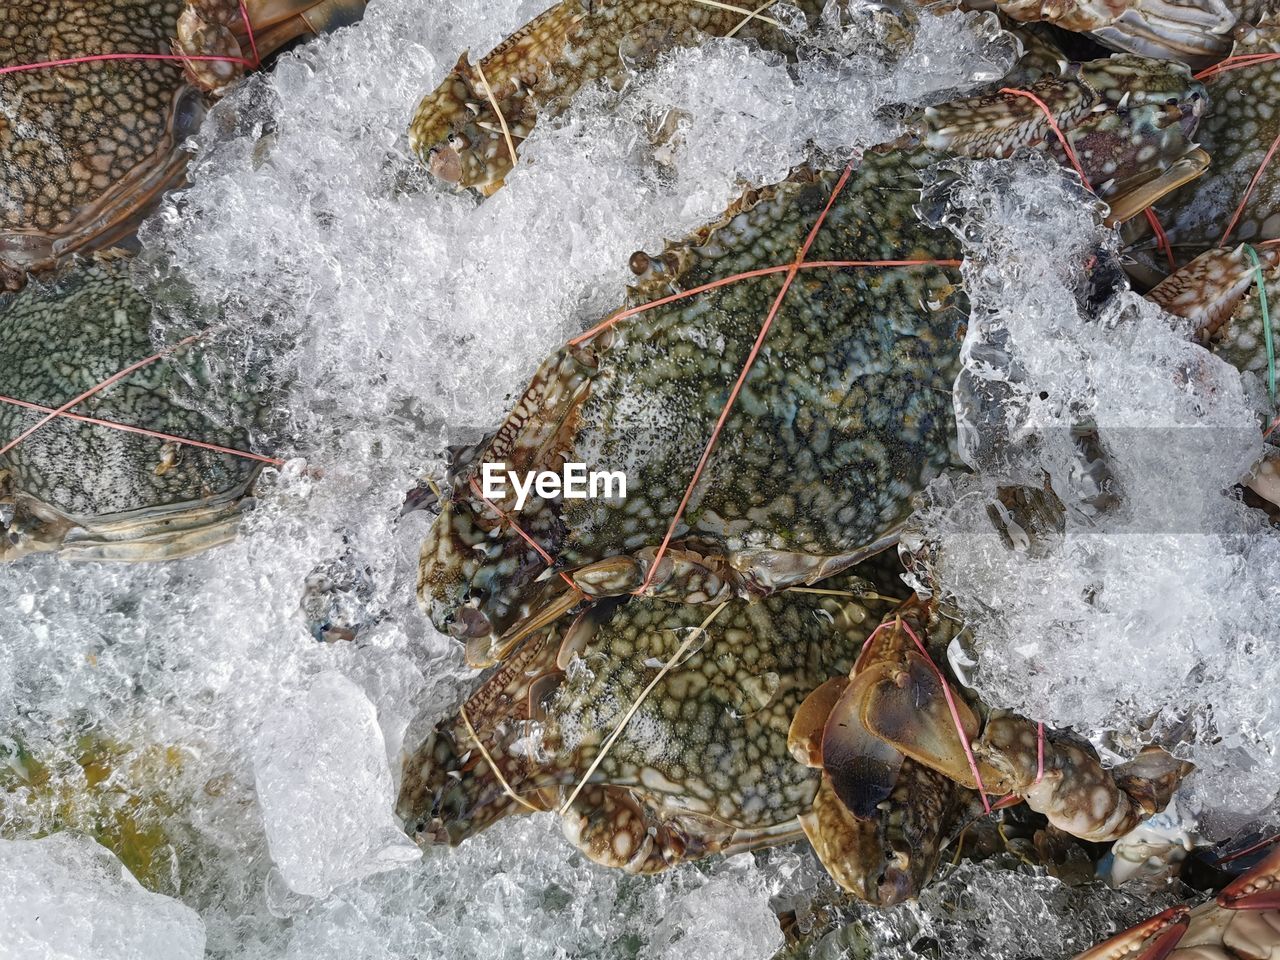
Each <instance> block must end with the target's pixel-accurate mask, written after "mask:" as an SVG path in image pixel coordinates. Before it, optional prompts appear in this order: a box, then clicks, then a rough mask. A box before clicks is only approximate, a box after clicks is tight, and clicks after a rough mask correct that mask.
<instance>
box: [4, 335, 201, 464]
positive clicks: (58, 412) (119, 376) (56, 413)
mask: <svg viewBox="0 0 1280 960" xmlns="http://www.w3.org/2000/svg"><path fill="white" fill-rule="evenodd" d="M206 332H207V331H206ZM204 335H205V334H204V333H196V334H192V335H191V336H189V337H187V338H186V339H184V340H179V341H178V342H177V343H175V344H173V345H172V346H169V347H165V348H164V349H163V350H161V351H160V352H159V353H153V354H152V355H151V356H149V357H147V358H146V359H144V360H139V361H138V362H137V363H134V364H130V365H129V366H127V367H125V368H124V369H123V370H121V371H119V372H117V373H113V374H112V375H111V376H109V377H107V379H105V380H103V381H102V382H101V383H99V384H97V385H96V386H92V387H90V388H89V389H88V390H86V391H85V392H84V393H82V394H80V396H78V397H76V398H75V399H74V400H68V401H67V402H66V403H64V404H63V405H62V406H60V407H58V408H57V409H55V410H51V411H50V412H49V413H48V414H46V415H45V416H44V417H42V418H41V419H40V420H38V421H37V422H36V423H34V424H33V425H32V426H30V427H28V428H27V429H26V430H24V431H22V433H20V434H18V435H17V436H16V437H14V438H13V439H12V440H10V441H9V442H8V443H6V444H5V445H4V446H3V447H0V456H4V455H5V454H6V453H8V452H9V451H10V450H12V449H13V448H14V447H16V446H17V445H18V444H20V443H21V442H22V441H23V440H26V439H27V437H29V436H31V435H32V434H33V433H35V432H36V431H37V430H39V429H40V428H41V427H43V426H44V425H45V424H47V423H49V421H51V420H53V419H55V418H57V417H60V416H62V415H63V414H64V413H66V412H67V411H68V410H70V409H71V408H72V407H74V406H76V405H77V404H79V403H81V402H83V401H85V400H88V399H89V398H90V397H92V396H93V395H94V394H95V393H98V392H99V391H101V390H105V389H106V388H107V387H109V386H111V385H112V384H113V383H118V382H119V381H121V380H123V379H124V378H125V377H127V376H129V375H130V374H131V373H135V372H136V371H138V370H141V369H142V368H143V367H146V366H149V365H151V364H153V363H155V362H156V361H157V360H159V359H161V358H162V357H167V356H168V355H169V354H171V353H174V352H176V351H178V350H181V349H182V348H183V347H185V346H187V345H188V344H191V343H194V342H195V341H197V340H199V339H200V338H201V337H203V336H204Z"/></svg>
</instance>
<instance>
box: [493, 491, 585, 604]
mask: <svg viewBox="0 0 1280 960" xmlns="http://www.w3.org/2000/svg"><path fill="white" fill-rule="evenodd" d="M471 490H472V492H473V493H475V495H476V496H477V497H479V498H480V499H481V501H483V503H484V504H485V506H487V507H488V508H489V509H490V510H492V511H493V512H494V513H496V514H497V515H498V517H499V519H501V520H502V522H503V523H505V524H507V525H508V526H510V527H511V529H512V530H514V531H515V532H516V533H518V534H519V535H520V536H521V538H522V539H523V540H524V541H525V543H527V544H529V546H531V547H533V549H534V550H536V551H537V552H538V556H540V557H542V559H543V560H545V561H546V562H547V566H549V567H554V566H555V565H556V561H555V558H554V557H553V556H551V554H549V553H547V551H546V550H543V549H542V545H541V544H540V543H538V541H537V540H535V539H533V537H531V536H529V534H527V533H525V532H524V529H523V528H522V527H521V526H520V524H518V523H516V522H515V521H514V520H512V519H511V517H510V515H509V514H507V513H506V511H504V510H503V509H502V508H501V507H500V506H498V505H497V504H496V503H494V502H493V501H492V500H490V499H489V498H488V497H486V496H485V495H484V494H483V493H482V492H481V490H480V483H479V482H478V481H477V480H476V478H475V477H472V478H471ZM557 572H558V573H559V574H560V579H562V580H563V581H564V582H565V583H567V584H568V585H569V586H570V588H572V589H573V590H574V591H576V592H577V593H579V594H580V595H581V596H583V597H586V596H587V595H586V593H585V592H584V591H583V589H582V588H581V587H580V586H578V585H577V584H576V583H574V582H573V579H572V578H571V577H570V576H569V575H568V574H567V573H565V572H564V571H563V570H559V571H557Z"/></svg>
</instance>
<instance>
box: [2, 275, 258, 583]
mask: <svg viewBox="0 0 1280 960" xmlns="http://www.w3.org/2000/svg"><path fill="white" fill-rule="evenodd" d="M5 301H7V302H5ZM151 313H152V304H151V302H150V301H148V300H147V299H146V298H145V297H144V296H143V295H142V294H141V293H140V292H139V291H138V290H137V289H136V288H135V287H134V285H133V282H132V280H131V279H130V277H129V272H128V260H127V259H126V258H124V257H121V256H115V255H110V256H100V257H99V258H97V259H95V260H92V261H88V262H85V263H82V264H79V265H77V266H75V267H74V268H72V269H69V270H68V271H66V272H65V273H64V274H63V275H62V276H60V277H59V278H58V279H57V280H56V281H54V282H53V283H52V284H51V285H49V286H45V285H43V284H38V283H33V284H30V285H28V286H27V287H26V288H25V289H23V290H22V291H21V292H19V293H16V294H6V295H4V296H3V297H0V353H3V355H4V357H5V363H4V364H3V365H0V394H3V395H4V396H5V398H6V400H5V402H3V403H0V438H3V442H0V446H2V447H9V449H6V450H4V451H3V452H0V560H12V559H16V558H18V557H22V556H24V555H26V554H30V553H42V552H49V551H56V552H57V553H58V554H59V555H60V556H62V557H64V558H67V559H90V560H157V559H168V558H173V557H180V556H186V555H189V554H192V553H195V552H197V551H200V550H203V549H206V548H208V547H210V546H214V545H216V544H219V543H222V542H224V541H226V540H229V539H230V538H231V537H232V536H233V535H234V533H235V531H236V528H237V526H238V524H239V519H240V514H241V512H242V511H243V509H244V508H245V507H246V506H247V505H248V503H249V502H250V501H249V496H250V493H251V491H252V488H253V485H254V483H255V481H256V480H257V478H258V475H259V473H260V472H261V470H262V467H263V461H265V460H267V459H268V458H265V457H262V456H259V455H256V454H248V455H247V456H243V455H238V454H235V453H232V452H231V451H249V450H250V443H251V438H250V436H249V433H248V428H249V427H251V426H256V425H257V424H258V421H259V418H260V415H262V414H263V412H264V406H263V405H262V404H261V401H260V398H259V397H257V396H255V395H253V394H252V393H248V392H246V390H245V388H244V387H236V388H233V389H232V390H231V391H229V392H228V393H227V396H228V399H229V407H230V408H229V409H227V410H225V412H224V415H225V419H223V418H219V419H215V418H213V417H212V416H209V415H206V414H203V413H200V412H197V410H196V409H195V408H194V407H193V406H191V405H189V404H190V403H191V400H190V399H189V398H188V397H187V394H188V393H189V392H190V391H189V389H188V381H189V380H190V381H193V382H195V383H202V382H204V381H206V380H207V379H208V378H209V377H210V375H211V370H210V368H209V367H208V366H207V364H206V361H205V358H204V356H203V351H202V350H201V349H200V346H199V344H198V342H197V343H192V344H188V345H187V346H183V347H181V348H180V349H175V350H172V351H170V352H169V353H168V354H167V355H166V356H165V357H164V358H162V359H160V360H157V361H156V362H153V363H150V364H148V365H146V366H144V367H141V368H139V369H137V370H136V371H135V372H133V373H131V374H129V375H128V376H126V377H125V378H123V379H122V380H120V381H118V382H115V383H113V384H111V385H110V386H108V387H106V388H105V389H102V390H100V391H99V392H96V393H94V394H93V395H92V396H88V397H86V398H85V399H84V401H83V402H81V403H79V404H76V405H75V406H74V407H73V408H71V409H69V410H68V413H69V414H70V416H57V417H53V418H51V419H49V420H48V421H47V422H42V421H44V419H45V417H46V415H48V414H49V413H50V412H51V411H55V410H57V409H58V408H59V407H61V406H62V405H64V404H66V403H67V402H68V401H69V400H71V399H73V398H75V397H77V396H80V395H82V394H83V393H84V392H85V391H87V390H89V389H90V388H93V387H94V386H96V385H97V384H99V383H100V382H102V381H103V380H104V379H105V378H107V377H109V376H111V375H113V374H115V373H117V371H121V370H123V369H125V368H126V367H127V365H129V364H131V363H133V362H135V361H140V360H143V359H144V358H146V357H148V356H149V355H151V354H153V352H154V347H153V346H152V344H151V341H150V337H149V332H150V320H151ZM15 399H16V400H18V401H22V403H23V404H24V406H19V405H15V404H13V403H12V402H10V401H11V400H15ZM85 418H88V419H85ZM236 424H240V425H236ZM37 425H39V427H38V429H36V430H35V431H34V432H31V433H30V434H29V435H26V434H27V431H28V430H30V429H31V428H32V427H35V426H37ZM117 426H123V427H124V428H125V429H123V430H121V429H117V428H116V427H117ZM130 428H142V429H145V430H149V431H157V432H160V433H162V434H165V435H167V437H168V439H160V438H155V437H150V436H140V435H138V434H137V433H135V432H129V429H130ZM188 440H189V441H195V442H199V443H205V444H212V445H214V446H215V447H218V448H221V450H209V449H203V448H200V447H196V446H192V445H189V444H187V443H185V442H184V441H188ZM14 441H17V442H16V445H14Z"/></svg>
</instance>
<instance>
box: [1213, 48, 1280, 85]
mask: <svg viewBox="0 0 1280 960" xmlns="http://www.w3.org/2000/svg"><path fill="white" fill-rule="evenodd" d="M1274 60H1280V53H1243V54H1241V55H1240V56H1238V57H1227V59H1225V60H1223V61H1221V62H1220V63H1215V64H1214V65H1213V66H1212V67H1206V68H1205V69H1204V70H1201V71H1200V72H1199V73H1197V74H1195V76H1194V79H1196V80H1208V79H1209V78H1210V77H1215V76H1217V75H1218V74H1220V73H1227V72H1229V71H1231V70H1239V69H1240V68H1242V67H1256V66H1258V65H1259V64H1263V63H1271V62H1272V61H1274Z"/></svg>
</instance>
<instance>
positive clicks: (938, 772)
mask: <svg viewBox="0 0 1280 960" xmlns="http://www.w3.org/2000/svg"><path fill="white" fill-rule="evenodd" d="M873 575H876V576H877V579H879V580H885V581H887V580H888V575H889V571H885V570H883V569H881V570H879V571H875V572H874V573H873ZM851 586H853V587H854V589H851V590H839V589H823V590H815V591H807V590H790V591H784V592H782V593H778V594H775V595H773V596H770V597H766V598H764V599H763V600H761V601H759V602H757V603H754V604H744V603H741V602H738V601H725V602H724V603H722V604H721V605H720V606H718V607H717V608H716V609H715V611H714V612H713V613H712V614H711V615H709V616H708V615H705V614H704V612H703V611H702V610H701V609H700V608H697V607H693V606H690V605H688V604H677V603H671V602H668V601H663V600H656V599H641V598H634V597H633V598H628V599H624V600H608V601H604V602H602V603H600V604H597V605H596V606H594V607H591V608H589V609H587V610H586V611H584V612H582V613H580V614H579V615H578V616H577V617H576V618H575V619H574V620H573V621H572V622H570V623H567V624H564V623H562V624H559V625H553V626H551V627H547V628H544V629H543V630H541V631H539V632H537V633H535V634H534V635H532V636H530V637H528V638H526V639H525V641H524V642H523V643H522V644H521V645H520V646H519V647H518V648H517V649H516V650H515V652H514V653H513V654H512V655H511V656H510V657H509V658H508V659H507V660H506V661H505V662H503V663H502V664H501V665H500V666H499V667H498V668H497V670H496V671H495V672H494V673H492V674H491V675H490V677H489V678H488V679H487V680H486V681H485V682H484V683H483V684H482V685H481V686H480V688H479V689H478V690H477V691H476V692H475V693H474V694H473V695H472V697H471V698H470V699H469V700H468V701H467V702H466V703H465V704H464V705H463V707H462V708H461V709H460V710H459V712H458V714H457V715H456V716H453V717H450V718H447V719H445V720H444V721H442V722H441V723H440V724H438V725H437V727H436V728H435V731H434V732H433V733H432V734H431V735H430V736H429V737H428V738H427V740H426V741H425V743H423V745H422V746H421V747H419V748H418V750H417V751H416V752H415V753H414V755H413V756H412V758H410V759H409V760H408V761H407V762H406V764H405V773H404V779H403V784H402V787H401V793H400V800H399V803H398V810H399V813H400V815H401V816H402V817H403V818H404V819H405V821H406V823H407V824H408V825H409V829H410V831H411V832H412V833H413V834H414V835H415V836H416V837H417V839H419V841H423V842H441V843H449V844H456V843H460V842H462V841H463V840H465V839H467V838H468V837H470V836H472V835H474V834H475V833H478V832H479V831H481V830H483V829H485V828H487V827H488V826H490V825H492V824H493V823H494V822H496V821H497V820H499V819H501V818H503V817H506V816H509V815H512V814H517V813H520V812H522V810H523V811H529V812H535V811H556V812H557V813H558V814H559V815H560V817H561V819H562V826H563V829H564V833H565V835H566V836H567V837H568V838H569V839H570V840H571V841H572V842H573V843H574V844H575V845H576V846H578V847H579V848H580V849H581V850H582V851H583V852H584V853H585V854H586V855H587V856H588V857H590V858H591V859H592V860H594V861H595V862H597V863H601V864H604V865H607V866H612V867H618V868H622V869H625V870H628V871H630V872H635V873H654V872H658V871H661V870H665V869H667V868H669V867H671V866H674V865H676V864H679V863H681V862H685V861H688V860H693V859H697V858H699V857H704V856H707V855H709V854H714V853H732V852H737V851H742V850H748V849H752V848H756V847H761V846H766V845H771V844H777V843H784V842H790V841H794V840H797V839H799V838H800V837H801V836H802V835H803V836H807V837H808V839H809V841H810V842H811V844H812V845H813V847H814V849H815V851H816V852H817V854H818V857H819V859H820V860H821V861H822V862H823V864H824V865H825V866H826V867H827V869H828V870H829V871H830V873H831V875H832V876H833V878H835V880H836V881H837V882H838V883H839V884H840V886H842V887H843V888H844V889H846V890H848V891H850V892H851V893H853V894H855V895H856V896H858V897H860V898H862V899H864V900H867V901H869V902H872V903H878V904H882V905H888V904H892V903H897V902H900V901H902V900H904V899H907V898H909V897H912V896H914V895H915V894H916V893H917V892H918V891H919V889H920V888H921V887H922V886H923V885H924V884H925V883H927V882H928V880H929V879H930V877H931V876H932V874H933V871H934V869H935V867H936V865H937V860H938V855H939V852H940V851H941V849H942V845H943V842H944V840H946V838H947V837H948V836H949V834H950V832H951V831H952V828H953V827H958V826H959V825H960V822H961V821H962V820H963V819H964V818H965V816H966V811H970V810H972V808H973V807H974V795H973V794H972V793H971V792H970V790H969V789H968V788H969V787H972V786H973V785H974V782H973V780H972V778H971V777H970V776H969V773H968V770H967V769H966V768H965V766H964V751H963V748H962V747H961V746H960V741H959V734H958V733H957V731H956V729H955V728H954V727H948V728H944V727H943V726H942V724H943V722H944V718H945V714H946V708H945V707H943V708H941V715H940V713H939V704H940V702H941V700H942V695H941V693H940V689H941V688H940V686H939V681H937V680H935V679H934V677H935V674H934V672H933V671H934V668H933V666H932V660H931V659H930V653H929V652H928V651H927V650H926V649H925V648H924V646H923V642H922V644H921V647H920V648H919V650H917V648H915V647H914V646H912V640H911V639H908V638H909V637H913V638H914V637H927V636H929V629H928V626H929V621H930V620H931V610H930V608H928V607H927V606H926V605H925V604H923V603H921V602H919V601H916V600H909V601H907V602H906V603H905V604H904V605H902V606H901V607H899V608H898V609H897V610H895V611H893V612H892V613H891V614H890V615H889V617H888V618H886V619H885V621H884V622H883V624H882V625H881V626H880V627H879V628H875V629H873V627H874V626H875V624H876V623H877V620H878V618H877V617H876V616H875V615H874V614H873V613H872V612H871V611H872V609H873V608H874V607H875V606H877V605H878V606H880V607H881V608H883V606H884V603H885V599H886V598H884V597H883V595H882V594H879V593H875V592H873V591H871V590H868V589H867V584H865V583H864V584H851ZM838 595H843V597H847V598H848V599H844V598H843V597H842V598H841V599H837V596H838ZM935 622H936V623H937V624H938V625H939V626H940V628H941V630H942V632H943V634H944V635H947V625H946V623H945V621H941V620H939V621H935ZM904 624H907V626H906V627H905V628H904V626H903V625H904ZM912 624H914V626H911V625H912ZM943 646H945V643H944V644H943ZM933 648H934V650H935V651H937V650H939V649H941V648H940V647H938V646H937V645H936V644H934V645H933ZM859 649H861V650H862V652H861V654H860V655H858V656H857V662H856V664H854V665H853V666H852V670H850V663H851V661H852V660H853V659H854V657H855V655H857V652H858V650H859ZM925 664H928V667H927V668H926V667H925ZM900 674H901V676H899V675H900ZM848 675H851V676H852V679H851V680H846V676H848ZM938 676H941V674H938ZM909 701H914V702H909ZM960 709H961V711H962V719H963V720H964V721H965V724H966V727H965V729H966V734H967V735H968V736H969V737H971V738H973V739H974V747H973V749H974V751H975V753H976V754H977V756H978V758H979V760H978V763H979V765H980V769H981V770H982V772H983V777H984V784H985V786H986V788H987V789H988V790H990V791H998V792H1001V793H1009V794H1013V795H1017V796H1023V797H1025V798H1026V799H1027V802H1028V803H1029V804H1030V805H1031V807H1032V809H1034V810H1037V811H1039V812H1042V813H1044V814H1046V815H1047V816H1048V818H1049V820H1050V822H1051V823H1053V824H1054V825H1056V826H1058V827H1059V828H1061V829H1063V830H1065V831H1068V832H1070V833H1072V834H1074V835H1076V836H1081V837H1083V838H1085V839H1090V840H1105V839H1115V838H1116V837H1118V836H1120V835H1122V834H1123V833H1125V832H1127V831H1128V830H1129V829H1131V828H1132V827H1133V826H1134V825H1135V824H1136V823H1137V822H1138V821H1139V820H1140V819H1141V818H1142V817H1144V816H1145V815H1148V814H1150V813H1153V812H1155V811H1156V810H1158V809H1161V808H1162V807H1163V805H1164V804H1165V803H1166V802H1167V801H1168V798H1169V794H1170V792H1171V791H1172V788H1173V786H1175V785H1176V783H1177V782H1178V780H1179V779H1180V778H1181V777H1182V776H1183V775H1185V773H1186V772H1187V770H1188V769H1189V768H1188V767H1187V766H1186V765H1184V764H1182V763H1180V762H1179V761H1174V760H1172V759H1171V758H1169V757H1168V756H1167V755H1166V754H1163V753H1161V752H1159V751H1153V752H1152V753H1150V754H1144V755H1143V756H1142V757H1140V758H1139V759H1138V760H1137V761H1134V762H1133V763H1131V764H1128V765H1125V766H1123V767H1119V768H1116V769H1115V770H1112V771H1106V770H1103V769H1102V767H1101V765H1100V764H1099V762H1098V760H1097V756H1096V754H1094V753H1092V751H1090V750H1089V749H1088V748H1087V747H1086V746H1082V745H1079V744H1076V743H1075V742H1073V741H1071V740H1069V739H1067V738H1065V737H1064V736H1063V735H1060V734H1058V733H1056V732H1051V733H1049V734H1048V735H1047V736H1046V738H1045V746H1044V750H1043V764H1042V766H1043V773H1042V775H1041V776H1040V777H1037V776H1036V773H1037V738H1036V732H1035V726H1034V725H1033V724H1029V722H1028V721H1025V720H1022V719H1020V718H1017V717H1013V716H1011V715H996V714H993V715H992V716H991V717H990V718H989V719H988V721H987V724H986V730H985V731H984V732H983V734H982V736H981V737H980V738H979V737H978V736H977V719H976V714H975V713H974V712H973V711H972V710H971V708H970V707H968V706H967V705H965V704H963V702H961V707H960ZM862 718H866V721H867V722H866V723H865V724H864V722H863V719H862ZM945 722H946V723H947V724H949V723H950V719H949V718H947V719H946V720H945ZM886 726H888V727H891V728H892V730H891V732H890V733H889V734H888V736H889V737H890V738H891V739H890V740H877V739H875V738H876V737H877V736H880V735H882V734H883V732H884V728H885V727H886ZM1028 729H1030V738H1029V740H1028V735H1027V734H1028ZM899 748H900V749H901V751H902V752H898V750H899ZM966 781H967V782H966Z"/></svg>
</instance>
